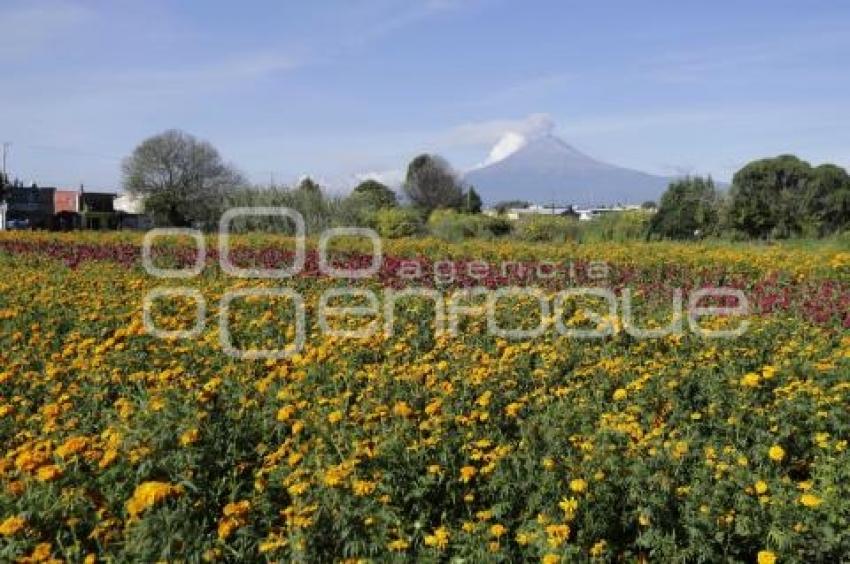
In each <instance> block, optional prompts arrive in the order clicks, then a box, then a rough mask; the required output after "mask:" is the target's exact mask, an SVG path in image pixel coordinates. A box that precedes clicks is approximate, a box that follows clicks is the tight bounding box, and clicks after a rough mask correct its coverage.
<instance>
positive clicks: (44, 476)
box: [36, 464, 62, 482]
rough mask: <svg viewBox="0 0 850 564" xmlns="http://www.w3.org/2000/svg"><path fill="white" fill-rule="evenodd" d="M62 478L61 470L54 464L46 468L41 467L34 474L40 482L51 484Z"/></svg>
mask: <svg viewBox="0 0 850 564" xmlns="http://www.w3.org/2000/svg"><path fill="white" fill-rule="evenodd" d="M61 476H62V469H61V468H59V467H58V466H56V465H55V464H50V465H48V466H42V467H41V468H39V469H38V472H36V477H37V478H38V481H40V482H52V481H53V480H56V479H57V478H59V477H61Z"/></svg>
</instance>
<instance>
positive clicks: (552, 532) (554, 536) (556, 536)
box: [546, 524, 570, 548]
mask: <svg viewBox="0 0 850 564" xmlns="http://www.w3.org/2000/svg"><path fill="white" fill-rule="evenodd" d="M569 536H570V526H569V525H564V524H561V525H548V526H547V527H546V537H547V538H546V542H548V543H549V546H551V547H552V548H558V547H559V546H561V545H562V544H564V542H565V541H566V540H567V538H568V537H569Z"/></svg>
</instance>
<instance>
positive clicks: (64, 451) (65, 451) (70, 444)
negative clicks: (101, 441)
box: [56, 437, 88, 459]
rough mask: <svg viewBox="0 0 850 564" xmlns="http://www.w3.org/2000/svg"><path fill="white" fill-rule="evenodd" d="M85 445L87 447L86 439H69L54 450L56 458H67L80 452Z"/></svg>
mask: <svg viewBox="0 0 850 564" xmlns="http://www.w3.org/2000/svg"><path fill="white" fill-rule="evenodd" d="M86 445H88V439H86V438H85V437H71V438H70V439H68V440H67V441H65V442H64V443H63V444H62V445H61V446H59V448H57V449H56V456H58V457H59V458H63V459H64V458H68V457H69V456H72V455H75V454H78V453H79V452H82V451H83V449H85V448H86Z"/></svg>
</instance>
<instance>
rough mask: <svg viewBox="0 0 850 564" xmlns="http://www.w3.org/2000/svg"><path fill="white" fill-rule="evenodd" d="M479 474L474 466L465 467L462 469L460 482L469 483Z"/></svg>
mask: <svg viewBox="0 0 850 564" xmlns="http://www.w3.org/2000/svg"><path fill="white" fill-rule="evenodd" d="M477 472H478V471H477V470H476V469H475V467H474V466H464V467H463V468H461V469H460V480H461V481H462V482H464V483H466V482H469V481H470V480H471V479H472V478H474V477H475V474H476V473H477Z"/></svg>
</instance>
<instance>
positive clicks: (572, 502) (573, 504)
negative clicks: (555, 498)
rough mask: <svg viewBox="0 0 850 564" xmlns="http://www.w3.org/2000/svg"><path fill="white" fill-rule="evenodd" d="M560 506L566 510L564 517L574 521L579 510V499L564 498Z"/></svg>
mask: <svg viewBox="0 0 850 564" xmlns="http://www.w3.org/2000/svg"><path fill="white" fill-rule="evenodd" d="M558 507H560V508H561V509H562V510H563V511H564V518H565V519H566V520H567V521H572V520H573V519H574V518H575V514H576V511H578V500H577V499H576V498H574V497H571V498H570V499H566V498H564V499H562V500H561V501H560V503H558Z"/></svg>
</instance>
